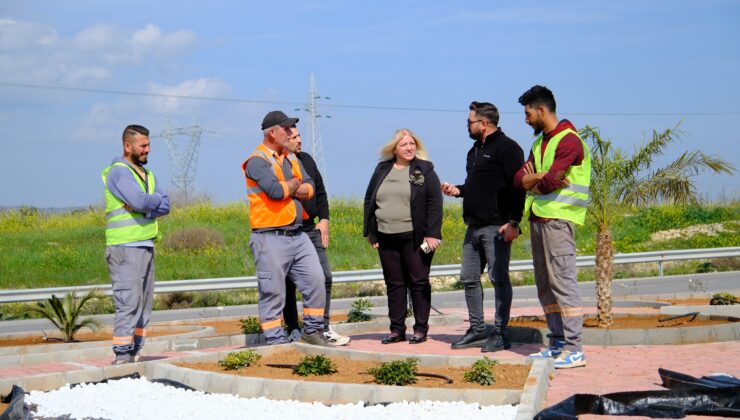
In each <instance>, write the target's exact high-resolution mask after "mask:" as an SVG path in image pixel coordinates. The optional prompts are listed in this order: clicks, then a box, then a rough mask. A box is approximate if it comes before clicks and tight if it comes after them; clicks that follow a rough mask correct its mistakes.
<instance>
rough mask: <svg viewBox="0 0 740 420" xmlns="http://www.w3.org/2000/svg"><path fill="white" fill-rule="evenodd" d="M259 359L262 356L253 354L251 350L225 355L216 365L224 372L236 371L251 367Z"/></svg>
mask: <svg viewBox="0 0 740 420" xmlns="http://www.w3.org/2000/svg"><path fill="white" fill-rule="evenodd" d="M261 358H262V356H261V355H259V354H257V353H255V351H254V350H253V349H247V350H242V351H239V352H233V353H229V354H227V355H226V357H224V360H221V361H219V362H218V365H219V366H221V367H222V368H224V369H226V370H238V369H241V368H245V367H248V366H253V365H254V364H256V363H257V362H258V361H259V360H260V359H261Z"/></svg>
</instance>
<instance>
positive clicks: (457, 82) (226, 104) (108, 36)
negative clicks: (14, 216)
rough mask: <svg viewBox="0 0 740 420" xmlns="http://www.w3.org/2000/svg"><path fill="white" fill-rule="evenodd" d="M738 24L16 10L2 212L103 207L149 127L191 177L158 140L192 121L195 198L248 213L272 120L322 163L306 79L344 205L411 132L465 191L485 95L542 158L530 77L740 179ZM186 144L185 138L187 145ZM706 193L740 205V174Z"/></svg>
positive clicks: (706, 7) (149, 7) (410, 10)
mask: <svg viewBox="0 0 740 420" xmlns="http://www.w3.org/2000/svg"><path fill="white" fill-rule="evenodd" d="M739 21H740V1H737V0H706V1H701V2H697V1H695V0H691V1H685V0H676V1H670V2H667V1H658V0H625V1H618V2H594V1H568V2H552V1H495V2H494V1H488V2H484V1H466V2H448V1H430V0H424V1H402V2H401V1H394V2H391V1H374V2H346V1H311V0H307V1H292V0H286V1H282V2H279V3H274V2H257V1H241V2H236V1H232V2H229V1H220V0H211V1H208V2H200V1H198V2H195V1H189V0H184V1H176V2H175V1H156V2H151V1H147V2H144V1H127V2H120V1H118V2H113V1H106V0H97V1H92V0H90V1H75V0H68V1H51V0H47V1H38V0H3V1H2V2H0V127H2V135H1V136H0V144H2V150H3V151H4V153H3V154H4V156H3V157H4V159H2V165H0V206H21V205H28V206H36V207H42V208H65V207H78V206H89V205H95V206H97V205H102V203H103V186H102V183H101V180H100V172H101V171H102V170H103V168H105V167H106V166H107V165H108V164H109V163H110V162H111V161H112V159H113V158H114V157H116V156H120V155H121V153H122V152H121V140H120V139H121V133H122V131H123V128H124V127H125V126H126V125H128V124H132V123H136V124H141V125H144V126H146V127H148V128H149V129H150V131H151V133H152V139H151V141H152V151H151V153H150V155H149V164H148V167H149V168H150V169H152V170H153V171H154V173H155V174H156V175H157V177H158V181H159V182H160V183H161V185H163V186H164V188H165V189H166V190H172V188H173V187H172V177H173V175H175V174H176V173H177V170H176V165H175V163H176V162H175V161H174V160H173V159H172V157H171V154H170V153H169V150H168V147H167V144H166V143H165V140H164V139H163V138H162V136H161V134H162V132H163V130H164V129H166V128H168V127H173V128H179V127H188V126H191V125H192V124H193V123H194V122H195V123H196V124H198V125H199V126H200V127H202V128H203V129H204V130H206V131H204V132H203V133H202V136H201V138H200V148H199V150H198V154H197V157H198V160H197V161H196V162H193V165H194V167H195V168H196V171H195V178H194V182H195V184H194V189H193V191H192V193H194V194H196V195H203V196H207V197H210V198H211V199H212V200H213V201H214V202H216V203H228V202H234V201H238V200H244V199H245V198H246V188H245V182H244V178H243V175H242V173H241V169H240V165H241V163H242V161H243V160H244V159H245V158H246V157H247V156H248V155H249V154H250V153H251V152H252V151H253V150H254V148H255V147H256V146H257V145H258V144H259V142H260V141H261V139H262V133H261V131H260V123H261V120H262V118H263V116H264V115H265V114H266V113H267V112H269V111H271V110H274V109H280V110H283V111H285V112H286V113H287V114H289V115H291V116H296V117H299V118H300V119H301V121H300V122H299V128H300V129H301V130H302V132H303V133H304V134H303V141H304V150H307V151H311V150H312V144H311V140H312V139H311V134H310V127H309V125H308V122H309V114H308V113H307V112H306V111H304V110H303V109H304V108H305V104H306V103H307V101H308V94H309V80H310V77H311V74H313V75H314V77H315V82H316V87H317V93H318V94H319V95H320V96H321V98H320V99H319V100H318V101H317V103H318V109H317V110H318V112H319V113H320V114H321V115H322V117H320V118H317V120H316V121H317V122H318V125H319V127H320V135H321V140H322V144H323V156H324V172H325V173H324V177H325V178H326V184H327V188H328V192H329V194H330V195H331V196H334V197H344V198H350V199H358V198H361V197H362V196H363V195H364V192H365V189H366V187H367V183H368V181H369V179H370V175H371V174H372V171H373V168H374V167H375V165H376V164H377V162H378V151H379V149H380V147H381V146H382V145H383V144H384V143H386V142H387V141H388V140H389V139H390V138H391V136H392V135H393V133H394V131H395V130H397V129H399V128H409V129H411V130H412V131H414V132H415V133H416V134H417V135H418V136H419V137H421V139H422V141H423V142H424V144H425V145H426V147H427V149H428V152H429V158H430V160H432V161H433V162H434V164H435V167H436V170H437V173H438V174H439V176H440V178H441V179H442V180H443V181H449V182H452V183H462V181H463V180H464V178H465V155H466V153H467V150H468V149H469V148H470V146H471V142H472V140H470V138H469V137H468V135H467V130H466V126H465V121H466V119H467V116H468V105H469V104H470V102H471V101H473V100H477V101H486V102H491V103H494V104H495V105H496V106H497V107H498V108H499V111H500V112H501V119H500V122H499V126H500V128H501V129H502V130H503V131H504V132H505V133H506V134H507V135H508V136H509V137H511V138H513V139H514V140H516V141H517V142H518V143H519V144H520V146H521V147H522V149H523V150H524V152H525V154H526V153H529V150H530V146H531V143H532V140H533V137H532V130H531V128H530V127H529V126H527V125H526V124H525V123H524V113H523V109H522V107H521V106H520V105H519V104H518V102H517V99H518V97H519V96H520V95H521V94H522V93H523V92H524V91H526V90H527V89H529V88H530V87H531V86H533V85H535V84H540V85H545V86H548V87H549V88H550V89H551V90H552V91H553V92H554V94H555V98H556V100H557V108H558V117H559V118H567V119H569V120H570V121H571V122H573V123H574V124H575V125H576V127H579V128H580V127H583V126H584V125H586V124H588V125H590V126H595V127H598V128H599V129H600V130H601V134H602V136H604V137H606V138H609V139H611V140H612V141H613V142H614V144H615V145H616V146H618V147H621V148H623V149H625V150H628V151H631V150H633V148H634V147H636V146H637V145H639V144H640V143H641V142H642V141H645V140H647V138H648V137H649V136H650V135H651V133H652V130H660V131H662V130H665V129H667V128H673V127H675V126H676V125H677V124H679V123H680V129H681V130H682V132H683V134H682V135H681V137H680V139H681V140H680V142H677V143H676V144H675V146H674V147H672V148H671V149H670V150H669V151H668V153H666V155H665V156H663V157H662V158H661V159H660V160H659V161H658V163H659V164H660V163H666V162H668V161H670V160H672V159H675V158H676V157H677V156H678V155H679V154H680V153H681V152H682V151H684V150H702V151H703V152H705V153H707V154H710V155H717V156H721V157H722V158H724V159H725V160H726V161H728V162H729V163H731V164H733V165H734V166H735V167H737V168H740V151H739V150H740V148H739V147H738V146H737V140H736V137H737V133H738V132H740V104H739V103H738V100H737V98H739V97H740V83H739V82H738V81H737V76H738V75H740V25H738V24H737V22H739ZM296 109H298V110H296ZM329 117H330V118H329ZM188 141H189V138H188V137H185V136H178V137H175V143H176V145H177V146H176V147H177V148H178V150H179V151H180V152H183V151H184V150H186V147H187V143H188ZM696 185H697V190H698V192H699V193H700V194H701V195H702V197H706V198H708V199H737V198H738V197H740V189H738V186H737V182H736V177H735V176H729V175H725V176H716V175H711V176H710V175H701V176H699V177H697V178H696Z"/></svg>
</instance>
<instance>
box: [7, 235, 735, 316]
mask: <svg viewBox="0 0 740 420" xmlns="http://www.w3.org/2000/svg"><path fill="white" fill-rule="evenodd" d="M739 256H740V247H731V248H706V249H680V250H669V251H652V252H637V253H631V254H616V255H614V264H640V263H654V262H657V263H658V271H659V275H660V276H662V275H663V263H664V262H667V261H681V260H695V259H711V258H730V257H739ZM595 262H596V257H595V256H593V255H585V256H581V257H576V266H578V267H593V266H594V265H595ZM532 270H534V265H533V263H532V260H516V261H511V262H510V263H509V271H532ZM459 274H460V264H449V265H435V266H432V270H431V273H430V277H441V276H454V275H459ZM332 276H333V282H334V283H357V282H364V281H376V280H383V271H382V270H380V269H372V270H355V271H335V272H332ZM256 287H257V278H256V277H255V276H249V277H225V278H215V279H197V280H170V281H158V282H156V283H155V286H154V293H168V292H197V291H209V290H229V289H254V288H256ZM95 288H97V289H99V290H100V291H101V292H102V293H103V294H106V295H111V294H112V289H111V285H110V284H103V285H92V286H67V287H50V288H43V289H19V290H0V303H11V302H30V301H36V300H44V299H48V298H50V297H51V295H57V296H62V295H65V294H67V293H69V292H72V291H75V292H78V293H84V292H87V291H88V290H91V289H95Z"/></svg>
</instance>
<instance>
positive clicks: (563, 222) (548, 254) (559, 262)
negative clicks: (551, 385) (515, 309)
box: [514, 85, 590, 368]
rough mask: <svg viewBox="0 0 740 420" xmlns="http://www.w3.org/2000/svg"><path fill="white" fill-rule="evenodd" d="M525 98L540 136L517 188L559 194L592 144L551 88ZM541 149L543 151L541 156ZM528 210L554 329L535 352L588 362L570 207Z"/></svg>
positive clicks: (567, 362) (568, 363) (570, 363)
mask: <svg viewBox="0 0 740 420" xmlns="http://www.w3.org/2000/svg"><path fill="white" fill-rule="evenodd" d="M519 103H520V104H522V105H523V106H524V114H525V122H526V123H527V124H528V125H529V126H531V127H532V128H533V129H534V134H535V136H538V137H537V139H536V140H535V143H534V145H533V148H532V151H530V154H529V158H528V159H527V161H526V162H525V163H524V165H523V166H522V167H521V169H519V171H517V173H516V175H515V176H514V188H518V189H520V190H527V191H528V194H529V196H530V197H531V196H532V195H538V196H542V195H545V194H550V195H556V196H557V195H558V194H560V192H561V191H562V190H563V189H565V188H567V187H568V186H569V184H570V182H569V180H568V179H566V171H568V170H569V169H570V168H571V167H578V166H580V165H581V163H582V162H583V160H584V153H588V149H587V147H584V143H583V142H582V140H581V138H580V137H579V136H578V134H577V132H576V129H575V127H574V126H573V125H572V124H571V123H570V121H568V120H562V121H559V120H558V117H557V115H556V114H555V107H556V104H555V97H554V96H553V94H552V92H551V91H550V90H549V89H548V88H546V87H544V86H539V85H538V86H534V87H532V88H531V89H529V90H528V91H527V92H525V93H524V94H523V95H522V96H521V97H520V98H519ZM540 136H541V143H540V144H539V146H538V142H539V141H540ZM553 138H554V139H555V140H553ZM551 140H552V144H551ZM548 147H556V149H555V155H554V158H549V159H546V158H545V152H546V151H547V150H548ZM537 151H539V152H540V153H541V156H539V157H538V159H535V156H534V153H535V152H537ZM550 160H552V162H551V164H550ZM548 164H549V165H550V166H549V169H548V168H547V165H548ZM543 168H545V169H543ZM580 169H582V170H586V171H588V170H590V160H589V162H586V169H584V168H580ZM587 187H588V186H586V188H587ZM551 193H552V194H551ZM555 200H556V201H557V199H555ZM531 202H532V201H529V203H531ZM530 205H531V204H530ZM538 209H542V210H538ZM527 210H529V211H527ZM582 210H583V209H582ZM538 211H540V212H541V213H545V212H547V213H548V214H547V216H548V217H545V215H544V214H537V212H538ZM525 213H529V221H530V234H531V243H532V258H533V261H534V269H535V283H536V284H537V295H538V297H539V300H540V304H541V305H542V309H543V311H544V313H545V319H546V320H547V326H548V328H549V329H550V334H548V338H549V346H548V348H546V349H545V350H543V351H541V352H539V353H534V354H531V355H530V357H542V358H555V367H556V368H571V367H577V366H585V365H586V358H585V356H584V354H583V349H582V346H581V331H582V329H583V308H582V303H581V296H580V292H579V290H578V279H577V277H576V274H577V272H576V247H575V237H574V225H573V222H572V221H571V220H567V219H568V218H569V216H568V214H569V213H568V211H567V210H560V213H561V214H562V215H563V216H564V217H563V218H560V217H553V216H555V215H558V216H560V215H561V214H559V211H558V210H552V209H548V210H545V207H538V206H534V205H531V207H525ZM581 222H582V220H581Z"/></svg>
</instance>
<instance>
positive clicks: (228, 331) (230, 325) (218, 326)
mask: <svg viewBox="0 0 740 420" xmlns="http://www.w3.org/2000/svg"><path fill="white" fill-rule="evenodd" d="M346 320H347V315H346V314H337V315H332V316H331V322H343V321H346ZM183 325H200V326H204V327H213V328H214V330H215V331H216V334H218V335H236V334H241V333H242V324H241V322H240V320H238V319H230V320H222V321H205V320H204V321H193V322H188V323H186V324H183Z"/></svg>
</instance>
